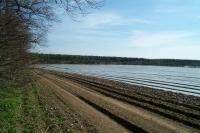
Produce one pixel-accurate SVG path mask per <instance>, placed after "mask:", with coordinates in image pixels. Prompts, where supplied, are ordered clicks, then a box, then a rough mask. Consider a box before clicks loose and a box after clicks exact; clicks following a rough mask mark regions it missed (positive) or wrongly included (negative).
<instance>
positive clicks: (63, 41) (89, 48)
mask: <svg viewBox="0 0 200 133" xmlns="http://www.w3.org/2000/svg"><path fill="white" fill-rule="evenodd" d="M198 5H200V1H198V0H193V1H187V0H176V1H174V0H152V1H151V2H150V1H148V0H142V1H132V0H127V1H126V2H122V1H114V0H106V4H105V5H104V6H103V7H102V8H100V9H98V10H94V11H91V13H90V14H88V15H87V16H84V17H83V16H77V19H78V21H79V22H77V21H73V20H72V18H70V17H68V16H67V15H66V14H65V15H64V13H63V11H62V10H60V9H55V10H56V11H57V12H58V14H59V13H61V14H62V15H58V17H59V18H60V19H61V21H62V22H60V23H57V24H54V25H53V26H52V27H50V32H49V33H48V34H47V41H46V42H44V43H43V45H46V46H47V47H36V48H35V49H32V51H33V52H42V53H46V54H67V55H92V56H111V57H128V58H147V59H181V60H200V54H199V49H200V43H199V42H200V38H199V35H200V26H199V23H200V9H199V7H198Z"/></svg>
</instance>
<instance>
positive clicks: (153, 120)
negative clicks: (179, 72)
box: [36, 71, 200, 133]
mask: <svg viewBox="0 0 200 133" xmlns="http://www.w3.org/2000/svg"><path fill="white" fill-rule="evenodd" d="M36 73H37V74H38V75H39V76H40V84H44V85H46V86H48V88H49V89H51V90H53V92H54V94H55V95H56V97H57V98H59V99H60V100H61V101H62V102H63V103H65V105H66V106H68V107H69V108H71V109H72V110H74V111H75V112H76V113H77V114H78V115H79V118H78V119H79V121H84V122H86V123H89V124H88V127H87V126H85V128H86V129H85V130H84V131H89V132H120V133H121V132H152V133H155V132H162V133H173V132H174V133H176V132H177V133H178V132H179V133H180V132H181V133H188V132H191V133H194V132H199V130H198V126H199V125H198V124H199V120H198V119H195V118H193V116H194V117H196V116H197V117H199V116H200V113H199V106H198V103H196V104H197V105H194V107H193V106H192V108H191V109H190V108H189V107H190V103H189V102H187V100H186V102H184V101H181V103H179V102H177V101H176V99H168V98H165V97H167V96H166V95H165V97H164V98H163V97H162V98H160V97H159V96H160V95H161V96H162V95H164V94H162V93H161V92H156V94H157V95H155V97H153V98H152V95H148V97H147V96H146V95H147V94H149V93H142V94H143V95H145V94H146V95H145V97H143V96H142V95H137V96H136V94H135V92H132V91H131V90H130V89H129V87H130V86H126V87H124V86H123V85H122V84H118V83H115V82H111V81H101V80H98V81H95V82H94V79H95V78H92V79H90V77H84V76H83V77H82V76H80V75H72V74H62V73H55V72H54V73H52V72H48V71H42V73H41V71H36ZM85 79H87V81H85ZM96 80H97V79H96ZM102 82H103V83H102ZM107 82H108V84H109V83H111V85H110V86H109V85H108V84H106V83H107ZM100 83H101V84H100ZM105 85H107V88H105ZM115 86H117V87H118V88H115ZM120 87H121V88H120ZM114 89H115V91H116V92H115V91H114ZM47 91H48V90H47ZM136 91H138V90H136ZM141 92H144V90H142V91H141ZM145 92H148V91H145ZM126 93H127V94H126ZM127 96H128V97H130V96H131V97H130V98H127ZM134 96H135V97H136V98H135V99H132V97H134ZM150 96H151V97H150ZM192 99H195V98H192ZM195 100H196V99H195ZM190 101H191V102H192V101H193V100H190ZM132 103H134V104H132ZM174 103H177V105H180V106H177V105H176V104H175V105H176V106H175V105H174ZM161 105H162V106H161ZM183 105H186V106H188V107H185V106H183ZM164 108H169V109H170V111H166V110H167V109H166V110H165V109H164ZM188 112H189V113H188ZM167 116H169V117H167ZM173 116H174V117H173ZM190 117H191V118H190ZM188 118H189V119H191V120H185V119H188ZM193 119H195V120H193ZM181 120H183V121H184V122H181ZM191 121H194V123H193V122H191ZM90 126H91V127H90ZM87 128H89V129H87ZM92 128H94V129H95V130H90V129H92Z"/></svg>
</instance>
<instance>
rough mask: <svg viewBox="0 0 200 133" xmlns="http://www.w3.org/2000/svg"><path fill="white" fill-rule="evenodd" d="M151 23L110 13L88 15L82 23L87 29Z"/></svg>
mask: <svg viewBox="0 0 200 133" xmlns="http://www.w3.org/2000/svg"><path fill="white" fill-rule="evenodd" d="M151 23H152V22H150V21H149V20H145V19H140V18H130V17H125V16H122V15H120V14H117V13H112V12H106V13H96V14H90V15H88V16H87V17H86V18H85V21H84V22H83V24H84V25H85V26H86V27H88V28H98V27H101V26H119V25H131V24H151Z"/></svg>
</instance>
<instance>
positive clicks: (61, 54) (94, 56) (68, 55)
mask: <svg viewBox="0 0 200 133" xmlns="http://www.w3.org/2000/svg"><path fill="white" fill-rule="evenodd" d="M32 54H44V55H46V54H49V53H32ZM50 55H67V56H89V57H108V58H133V59H147V60H189V61H200V60H198V59H175V58H174V59H173V58H143V57H127V56H101V55H77V54H74V55H73V54H51V53H50Z"/></svg>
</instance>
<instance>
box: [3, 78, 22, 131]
mask: <svg viewBox="0 0 200 133" xmlns="http://www.w3.org/2000/svg"><path fill="white" fill-rule="evenodd" d="M22 90H23V89H22V87H21V86H19V85H18V84H16V83H14V82H11V81H4V82H3V81H0V129H1V130H0V132H9V133H13V132H16V131H17V127H16V124H17V121H18V116H17V115H18V111H19V110H20V107H21V103H22Z"/></svg>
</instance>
